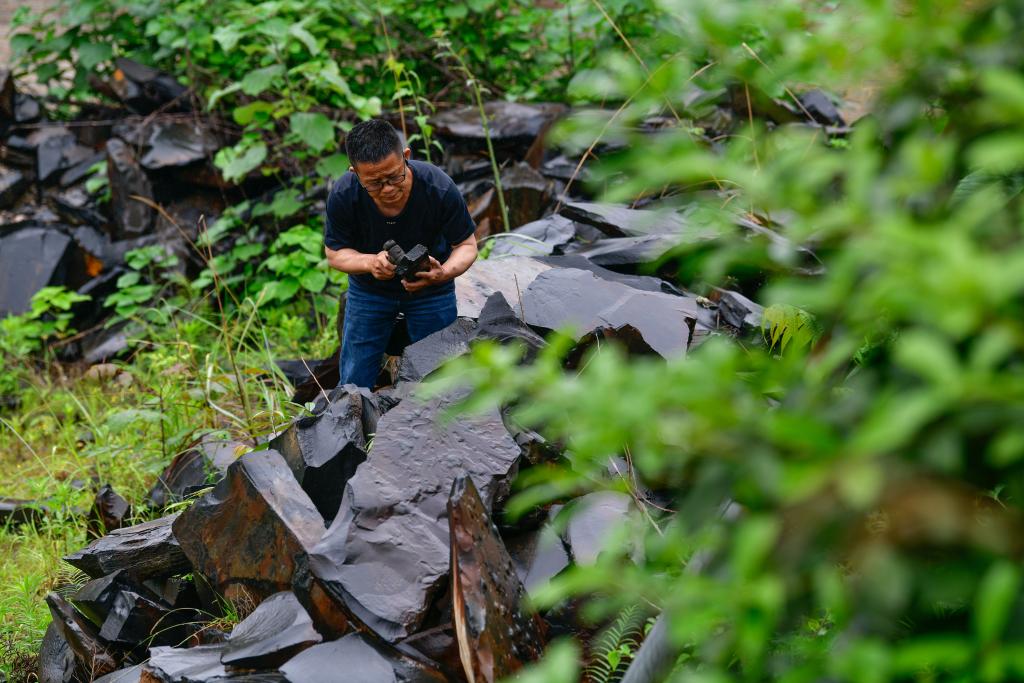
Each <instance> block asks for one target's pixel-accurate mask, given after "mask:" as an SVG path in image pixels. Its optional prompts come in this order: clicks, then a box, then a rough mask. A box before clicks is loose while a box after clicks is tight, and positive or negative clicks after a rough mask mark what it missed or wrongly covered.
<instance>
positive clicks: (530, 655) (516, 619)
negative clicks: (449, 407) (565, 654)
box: [448, 477, 544, 683]
mask: <svg viewBox="0 0 1024 683" xmlns="http://www.w3.org/2000/svg"><path fill="white" fill-rule="evenodd" d="M448 520H449V524H450V526H451V576H452V619H453V622H454V624H455V634H456V638H457V640H458V644H459V655H460V658H461V660H462V665H463V670H464V671H465V674H466V679H467V680H468V681H470V683H476V682H477V681H479V682H481V683H495V682H496V681H498V680H500V679H504V678H506V677H508V676H510V675H512V674H514V673H515V672H516V671H518V670H519V669H521V668H522V667H523V665H524V664H525V663H527V662H530V661H533V660H535V659H538V658H539V657H540V656H541V655H542V654H543V651H544V639H543V635H542V626H541V623H540V621H539V619H538V618H537V616H536V615H534V614H530V613H529V612H527V611H526V610H525V609H524V608H523V599H524V598H525V596H526V591H525V590H524V588H523V584H522V583H520V581H519V577H518V576H516V572H515V568H514V567H513V565H512V559H511V558H510V557H509V555H508V552H507V551H506V550H505V546H504V545H503V544H502V542H501V539H500V538H499V537H498V534H497V531H496V530H495V529H494V528H493V527H492V525H491V520H490V516H489V515H488V513H487V509H486V508H485V506H484V503H483V501H481V500H480V496H479V494H478V493H477V491H476V487H474V486H473V482H472V480H470V479H468V478H465V477H460V478H458V479H456V480H455V482H454V483H453V485H452V493H451V497H450V498H449V501H448Z"/></svg>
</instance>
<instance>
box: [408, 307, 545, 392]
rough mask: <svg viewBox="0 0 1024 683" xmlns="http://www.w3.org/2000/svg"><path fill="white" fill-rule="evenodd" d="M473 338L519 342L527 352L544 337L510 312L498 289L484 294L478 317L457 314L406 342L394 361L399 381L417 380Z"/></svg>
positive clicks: (466, 346)
mask: <svg viewBox="0 0 1024 683" xmlns="http://www.w3.org/2000/svg"><path fill="white" fill-rule="evenodd" d="M474 339H493V340H495V341H501V342H508V341H512V340H518V341H521V342H523V343H524V344H525V345H526V347H527V348H528V349H529V350H530V351H531V352H536V351H537V350H538V349H539V348H541V347H542V346H544V343H545V342H544V339H543V338H542V337H541V336H540V335H538V334H537V333H536V332H534V331H533V330H531V329H530V328H529V326H527V325H526V324H525V323H524V322H522V321H521V320H520V319H519V318H518V317H517V316H516V314H515V312H513V310H512V308H511V306H509V304H508V302H507V301H505V297H504V296H503V295H502V293H501V292H495V293H494V294H492V295H491V296H490V297H488V298H487V302H486V303H485V304H484V307H483V309H482V310H481V311H480V317H479V319H478V320H473V319H471V318H458V319H456V320H455V322H454V323H452V324H451V325H449V326H448V327H446V328H444V329H442V330H438V331H437V332H435V333H433V334H431V335H429V336H427V337H425V338H424V339H421V340H419V341H418V342H416V343H415V344H410V345H409V346H407V347H406V348H405V351H404V352H403V354H402V360H401V361H400V363H399V365H398V380H399V381H400V382H419V381H421V380H422V379H423V378H424V377H426V376H427V375H429V374H430V373H431V372H433V371H434V370H436V369H437V368H439V367H441V365H443V364H444V363H445V362H446V361H448V360H450V359H452V358H455V357H456V356H460V355H462V354H464V353H466V352H467V351H469V344H470V342H472V341H473V340H474Z"/></svg>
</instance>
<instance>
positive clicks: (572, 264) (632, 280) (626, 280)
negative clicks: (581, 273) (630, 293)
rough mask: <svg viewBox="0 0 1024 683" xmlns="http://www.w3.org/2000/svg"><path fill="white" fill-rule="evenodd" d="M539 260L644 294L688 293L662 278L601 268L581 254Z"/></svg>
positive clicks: (544, 257)
mask: <svg viewBox="0 0 1024 683" xmlns="http://www.w3.org/2000/svg"><path fill="white" fill-rule="evenodd" d="M538 260H540V261H542V262H544V263H546V264H548V265H550V266H554V267H557V268H578V269H579V270H589V271H590V272H591V273H593V274H594V275H595V276H596V277H599V278H601V279H602V280H608V281H609V282H618V283H620V284H624V285H627V286H629V287H632V288H633V289H639V290H642V291H644V292H663V293H665V294H675V295H676V296H686V293H685V292H684V291H683V290H681V289H679V288H678V287H676V286H675V285H673V284H672V283H671V282H668V281H666V280H662V279H661V278H657V277H652V276H650V275H631V274H628V273H619V272H616V271H614V270H610V269H608V268H605V267H603V266H599V265H597V264H596V263H594V262H593V261H591V260H590V259H588V258H586V257H585V256H580V255H579V254H565V255H564V256H543V257H541V258H540V259H538Z"/></svg>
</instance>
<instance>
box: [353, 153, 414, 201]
mask: <svg viewBox="0 0 1024 683" xmlns="http://www.w3.org/2000/svg"><path fill="white" fill-rule="evenodd" d="M408 157H409V149H408V148H406V149H405V151H404V153H403V154H402V155H398V154H389V155H388V156H386V157H384V158H383V159H381V160H380V161H375V162H372V163H358V164H356V165H355V166H354V167H353V168H352V170H353V171H355V174H356V175H357V176H358V177H359V183H360V184H361V185H362V186H363V187H364V188H365V189H366V191H367V192H369V193H370V196H371V197H373V198H374V199H375V200H377V201H378V202H380V203H382V204H397V203H399V202H401V201H403V200H404V199H405V197H406V194H407V193H408V192H409V189H410V188H411V187H412V173H411V172H410V171H409V169H408V168H407V166H406V163H405V162H406V159H407V158H408ZM403 175H404V176H405V177H404V178H402V176H403ZM399 178H402V180H401V182H397V181H398V179H399ZM396 182H397V184H396ZM382 183H383V184H382ZM377 186H379V187H377Z"/></svg>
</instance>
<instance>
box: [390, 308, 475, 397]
mask: <svg viewBox="0 0 1024 683" xmlns="http://www.w3.org/2000/svg"><path fill="white" fill-rule="evenodd" d="M475 336H476V321H475V320H473V319H471V318H457V319H456V320H455V322H453V323H452V324H451V325H449V326H448V327H445V328H443V329H440V330H438V331H437V332H434V333H433V334H431V335H428V336H427V337H424V338H423V339H420V340H419V341H418V342H415V343H413V344H410V345H409V346H407V347H405V351H403V352H402V360H401V361H400V362H399V364H398V381H399V382H419V381H421V380H422V379H423V378H424V377H426V376H427V375H429V374H430V373H431V372H433V371H434V370H436V369H438V368H439V367H441V366H442V365H443V364H444V363H445V362H446V361H448V360H451V359H452V358H455V357H456V356H461V355H462V354H464V353H466V352H468V351H469V342H470V341H471V340H472V339H473V338H474V337H475Z"/></svg>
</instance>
